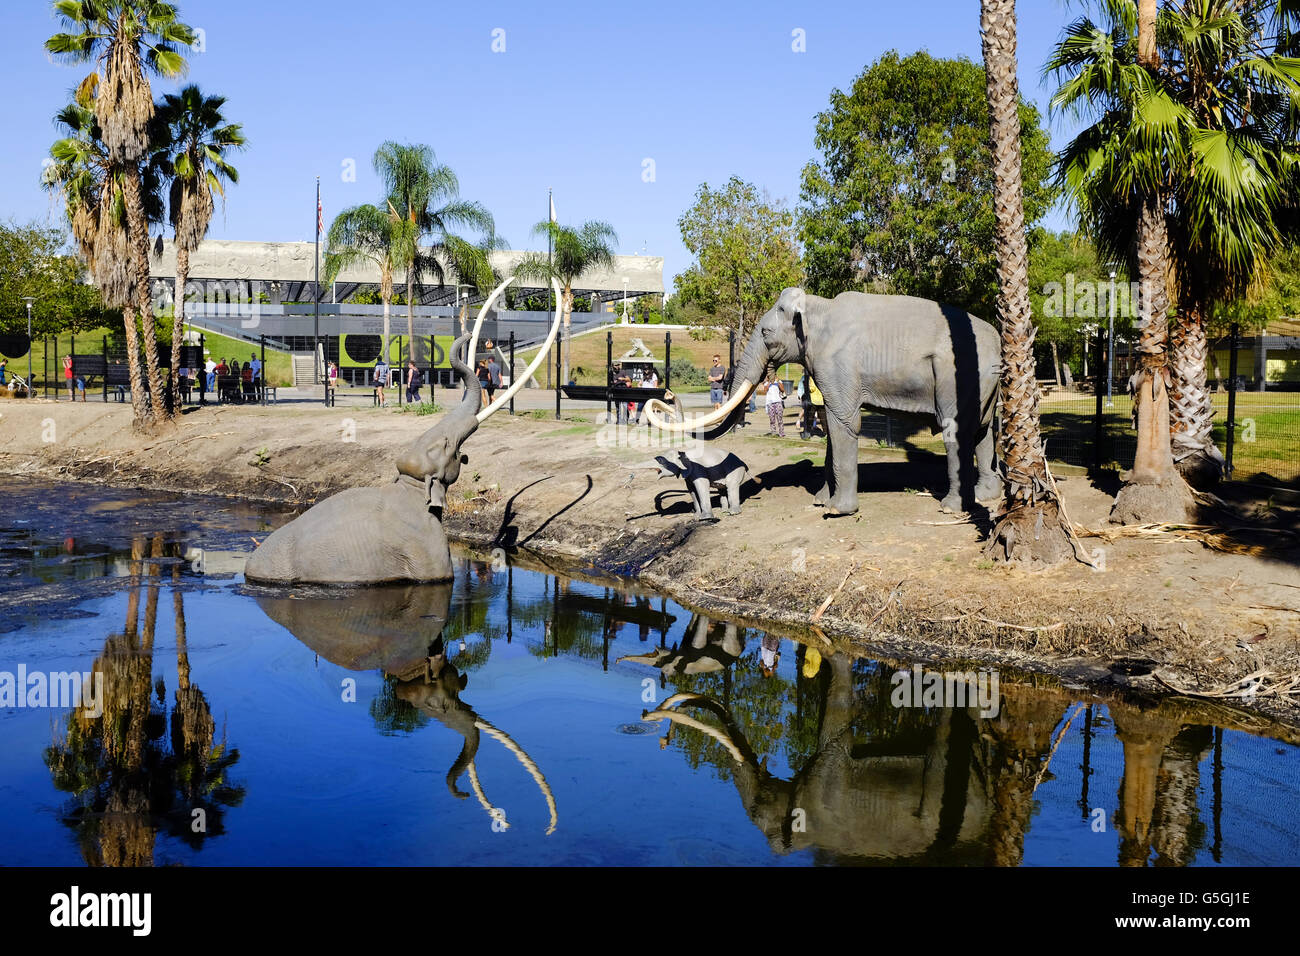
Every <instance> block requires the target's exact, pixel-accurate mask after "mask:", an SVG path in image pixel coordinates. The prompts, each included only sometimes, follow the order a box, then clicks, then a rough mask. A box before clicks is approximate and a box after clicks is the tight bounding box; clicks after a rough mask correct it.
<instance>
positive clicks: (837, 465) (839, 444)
mask: <svg viewBox="0 0 1300 956" xmlns="http://www.w3.org/2000/svg"><path fill="white" fill-rule="evenodd" d="M786 362H797V363H799V364H800V365H802V366H803V367H804V368H806V369H807V370H808V374H809V375H811V376H812V378H813V380H814V381H815V382H816V383H817V387H818V388H819V389H821V393H822V395H823V396H824V398H825V401H826V416H827V424H828V426H829V434H828V435H827V450H826V481H825V484H824V486H823V487H822V489H821V490H820V491H819V492H818V493H817V497H816V503H817V504H819V505H828V506H829V508H828V510H829V512H830V513H831V514H840V515H848V514H853V513H854V512H855V511H857V510H858V500H857V498H858V432H859V431H860V428H861V412H860V409H863V408H866V409H868V410H869V411H872V412H880V413H887V414H889V415H891V416H894V417H895V418H901V419H904V420H908V419H911V420H916V421H919V422H922V423H924V424H928V425H929V426H931V427H932V428H933V429H934V430H935V431H941V432H942V433H943V441H944V448H945V450H946V452H947V459H948V490H947V493H946V494H945V495H944V498H943V507H944V509H945V510H949V511H958V510H961V509H962V508H963V507H964V506H965V505H966V503H967V502H969V501H971V500H972V499H974V500H980V501H988V500H992V499H995V498H997V497H999V496H1000V494H1001V492H1002V479H1001V477H1000V476H999V474H998V472H997V470H996V468H995V465H994V457H993V451H994V449H993V445H994V435H993V413H994V408H995V406H996V403H997V395H998V380H999V376H1000V374H1001V340H1000V338H999V336H998V333H997V331H996V330H995V329H994V328H993V326H991V325H989V323H987V322H985V321H983V320H981V319H977V318H975V317H974V316H973V315H970V314H969V313H967V312H964V311H962V310H961V309H958V308H956V307H954V306H948V305H941V304H940V303H938V302H931V301H930V300H928V299H917V298H914V297H912V296H903V295H867V294H865V293H862V292H842V293H840V294H839V295H837V296H836V297H835V298H834V299H824V298H822V297H821V296H816V295H808V294H807V293H805V292H804V291H803V290H802V289H786V290H784V291H783V292H782V293H781V295H780V297H779V298H778V299H777V301H776V305H774V306H773V307H772V308H771V309H769V310H768V311H767V313H766V314H765V315H764V316H763V317H762V318H761V319H759V321H758V324H757V326H756V327H755V329H754V332H753V334H752V335H751V336H750V338H749V341H748V343H746V345H745V351H744V354H743V355H742V356H741V358H740V361H739V362H737V364H736V367H735V369H734V374H733V376H732V383H733V384H732V387H731V394H730V396H729V397H728V399H727V401H726V403H724V404H723V406H722V407H721V408H719V409H717V410H716V411H714V412H712V413H710V414H708V415H706V416H704V417H702V418H699V419H696V420H695V421H693V422H672V421H668V420H666V418H665V413H666V412H668V407H667V406H665V405H663V404H662V403H659V402H654V401H651V402H648V403H647V406H646V414H647V417H648V418H649V419H650V422H651V424H653V425H655V426H656V427H659V428H663V429H665V430H668V431H675V432H680V431H696V432H703V433H704V434H705V435H706V437H710V438H712V437H717V435H720V434H722V433H723V432H725V431H728V430H729V429H731V428H732V427H734V425H735V424H736V422H737V421H738V420H739V419H740V416H741V414H742V411H743V409H744V405H745V403H746V401H748V399H749V394H750V392H752V391H753V390H754V388H755V387H756V386H757V385H758V383H759V382H761V381H763V378H764V376H765V375H766V373H767V370H768V369H772V368H776V367H778V366H780V365H783V364H785V363H786Z"/></svg>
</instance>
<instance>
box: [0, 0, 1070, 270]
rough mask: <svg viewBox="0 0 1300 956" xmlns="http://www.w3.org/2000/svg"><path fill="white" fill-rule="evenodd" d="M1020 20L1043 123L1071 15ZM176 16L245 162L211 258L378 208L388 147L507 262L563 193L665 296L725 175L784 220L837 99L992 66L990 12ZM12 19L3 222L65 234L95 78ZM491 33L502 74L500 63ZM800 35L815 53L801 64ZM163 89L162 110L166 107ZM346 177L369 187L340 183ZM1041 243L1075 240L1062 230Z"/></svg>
mask: <svg viewBox="0 0 1300 956" xmlns="http://www.w3.org/2000/svg"><path fill="white" fill-rule="evenodd" d="M1018 7H1019V14H1020V77H1021V85H1022V92H1023V94H1024V95H1025V96H1026V97H1028V98H1029V99H1031V100H1033V101H1034V102H1035V103H1037V104H1038V105H1039V107H1040V109H1043V110H1044V112H1046V110H1045V107H1046V101H1047V97H1048V88H1047V85H1046V84H1045V83H1044V82H1043V81H1042V80H1041V79H1040V76H1041V68H1042V64H1043V62H1044V60H1045V59H1046V57H1047V54H1048V51H1049V48H1050V46H1051V44H1052V43H1053V42H1054V41H1055V40H1056V39H1057V37H1058V35H1059V33H1060V31H1061V28H1062V27H1063V25H1064V24H1065V23H1066V22H1067V20H1068V19H1070V17H1071V16H1072V11H1071V9H1070V8H1069V7H1068V6H1067V5H1066V4H1065V3H1064V2H1063V0H1020V3H1019V4H1018ZM179 8H180V13H181V17H182V19H183V20H184V21H185V22H187V23H189V24H190V25H191V26H193V27H195V28H198V29H201V30H202V31H203V34H202V40H203V44H204V47H205V49H204V50H203V52H195V53H192V54H191V55H190V57H189V59H190V72H189V75H188V78H187V79H188V81H191V82H195V83H198V84H199V85H200V86H201V87H203V88H204V89H205V90H206V91H209V92H219V93H222V94H224V95H225V96H226V97H227V99H228V102H227V105H226V109H227V114H228V116H229V117H230V118H231V119H232V120H235V121H238V122H241V123H243V124H244V128H245V132H246V134H247V136H248V139H249V148H248V150H247V151H246V152H244V153H242V154H240V155H237V156H236V157H235V159H234V162H235V164H236V165H237V166H238V168H239V171H240V183H239V185H238V186H237V187H235V188H234V189H232V190H231V191H230V192H229V199H228V202H227V204H226V208H225V210H224V212H222V211H218V213H217V215H216V218H215V220H214V222H213V225H212V229H211V231H210V233H209V235H210V236H212V237H214V238H226V239H248V240H304V239H306V240H310V239H311V238H312V235H313V230H314V205H315V177H316V176H317V175H319V176H320V179H321V192H322V196H323V202H324V206H325V218H326V223H327V224H328V222H329V219H330V217H331V216H332V215H333V214H334V213H337V212H338V211H339V210H340V209H342V208H344V207H345V206H350V205H354V204H357V203H361V202H374V201H376V200H378V198H379V186H378V182H377V179H376V177H375V176H374V174H373V172H372V170H371V168H370V157H371V155H372V154H373V152H374V149H375V147H376V146H377V145H378V144H379V143H380V142H382V141H383V140H385V139H397V140H400V141H408V142H424V143H428V144H430V145H431V146H433V148H434V150H435V152H436V153H437V156H438V158H439V159H440V160H441V161H442V162H445V163H447V164H448V165H450V166H451V167H452V168H453V169H454V170H455V171H456V173H457V174H458V176H459V177H460V183H461V194H462V196H464V197H466V198H471V199H476V200H479V201H481V202H483V203H484V204H485V205H487V207H488V208H489V209H490V210H491V211H492V213H493V214H494V215H495V217H496V221H497V229H498V231H499V232H500V233H501V234H502V235H503V236H504V237H505V238H506V239H507V240H508V241H509V242H510V244H511V246H512V247H513V248H521V247H528V246H536V244H537V241H536V240H535V239H533V238H532V237H531V235H530V230H531V228H532V226H533V225H534V224H535V223H536V222H538V221H539V220H541V219H543V218H545V216H546V191H547V188H548V187H553V188H554V190H555V205H556V211H557V214H558V217H559V219H560V221H561V222H563V223H566V224H569V223H572V224H577V223H580V222H581V221H583V220H586V219H604V220H606V221H608V222H610V223H611V224H612V225H613V226H614V228H615V229H616V230H617V232H618V235H619V240H620V242H619V247H618V249H617V250H616V251H617V252H620V253H629V254H631V253H639V252H642V251H644V252H646V253H647V254H650V255H662V256H663V257H664V258H665V266H664V279H665V284H666V285H669V286H671V277H672V276H673V275H675V274H676V273H678V272H680V271H682V270H683V269H684V268H686V266H687V265H688V264H689V261H690V257H689V254H688V253H687V251H686V249H685V247H684V246H683V245H682V243H681V236H680V233H679V231H678V228H677V219H678V217H679V216H680V215H681V214H682V212H683V211H684V210H685V209H686V208H687V207H688V206H689V205H690V202H691V198H692V196H693V194H694V192H695V190H696V188H697V187H698V186H699V185H700V183H702V182H706V181H707V182H709V183H711V184H715V185H716V184H720V183H722V182H724V181H725V180H726V179H727V178H728V177H729V176H731V175H733V174H734V175H738V176H741V177H743V178H745V179H747V180H750V181H752V182H755V183H757V184H758V185H759V186H762V187H765V188H767V189H768V190H769V191H770V192H771V193H772V195H774V196H776V197H784V198H786V199H788V200H789V201H790V202H791V203H792V204H793V203H794V202H795V201H796V200H797V199H798V191H799V171H800V169H801V167H802V166H803V165H804V164H805V163H806V162H808V161H809V160H810V159H812V158H814V155H815V154H814V149H813V143H812V137H813V128H814V117H815V115H816V114H817V113H818V112H819V111H820V110H822V109H824V108H825V107H826V105H827V102H828V99H829V95H830V93H831V91H832V90H833V89H835V88H841V89H842V88H845V87H847V86H848V85H849V84H850V83H851V82H852V80H853V78H854V77H855V76H857V75H858V74H859V73H860V72H861V71H862V69H863V68H864V67H865V66H866V65H867V64H869V63H871V62H872V61H873V60H875V59H876V58H877V57H879V56H880V55H881V54H882V53H884V52H885V51H887V50H890V49H898V50H899V51H901V52H904V53H907V52H912V51H915V50H918V49H925V50H928V51H929V52H930V53H931V54H933V55H935V56H966V57H968V58H970V59H971V60H974V61H976V62H978V61H979V60H980V56H981V54H980V37H979V2H978V0H910V2H904V0H856V2H833V3H831V2H825V3H818V4H814V5H812V6H809V7H800V6H798V5H796V4H792V3H784V4H777V3H768V2H759V3H753V2H751V3H723V2H717V0H697V2H694V3H686V2H677V0H659V2H653V3H616V2H615V3H611V2H608V0H606V2H603V3H591V2H564V3H540V2H531V3H517V2H505V3H502V2H494V3H486V2H479V3H468V4H457V3H438V4H425V3H414V2H410V0H406V2H397V0H316V2H299V0H260V2H252V0H223V2H219V3H218V2H195V0H189V2H186V0H180V2H179ZM0 18H2V19H0V23H2V24H3V29H2V30H0V84H2V86H3V89H5V90H6V91H7V92H6V96H5V97H4V98H3V101H0V117H3V122H2V123H0V129H3V130H4V134H5V135H4V138H3V139H2V140H0V218H5V219H8V218H14V219H19V220H28V219H32V218H47V217H51V216H55V215H57V211H56V210H54V208H53V207H52V206H51V203H50V200H49V197H48V196H46V195H45V194H44V193H43V192H42V191H41V189H40V187H39V176H40V171H41V163H42V160H43V159H44V158H45V156H46V155H47V150H48V148H49V144H50V143H51V142H52V141H53V139H54V138H55V129H54V126H53V122H52V119H51V117H52V116H53V114H54V113H55V111H56V110H57V109H58V108H59V107H60V106H61V105H62V104H63V103H65V102H67V100H68V99H69V98H70V91H71V89H72V88H73V87H74V86H75V84H76V83H77V81H78V80H79V79H80V78H81V76H83V75H84V73H85V72H86V70H85V68H84V67H73V66H64V65H58V64H55V63H53V62H52V61H51V60H50V59H49V58H48V57H47V55H46V53H45V51H44V49H43V46H42V44H43V42H44V40H45V39H46V38H47V37H48V36H50V35H51V34H52V33H54V32H56V30H57V23H56V21H55V19H54V16H53V13H52V4H51V3H49V2H46V0H4V3H3V12H0ZM497 30H501V31H504V35H503V36H502V34H499V33H498V34H496V35H495V36H496V42H497V45H498V46H500V45H501V44H500V41H501V39H502V38H503V39H504V47H505V48H504V51H503V52H494V51H493V44H494V31H497ZM795 30H802V31H803V35H804V38H805V39H804V42H805V45H806V52H802V53H796V52H794V51H793V50H792V44H794V39H793V36H792V35H793V31H795ZM153 85H154V93H155V96H157V95H158V94H159V93H160V92H161V91H163V90H165V89H170V88H172V87H173V86H174V85H175V84H173V83H171V82H168V81H163V80H154V81H153ZM1061 129H1062V130H1063V129H1064V127H1061ZM1060 141H1061V135H1060V131H1054V136H1053V142H1054V144H1055V145H1059V144H1060ZM349 160H352V161H354V163H355V170H356V175H355V181H354V182H348V181H345V178H344V174H345V170H346V168H347V165H346V164H347V163H348V161H349ZM647 160H650V161H653V181H649V182H647V181H645V178H644V177H645V176H646V175H647V170H648V167H647V165H646V161H647ZM1047 224H1048V225H1050V226H1052V227H1053V228H1062V227H1065V226H1066V225H1068V222H1067V219H1066V217H1065V216H1064V214H1061V213H1057V214H1054V215H1053V216H1052V217H1051V218H1050V220H1049V221H1048V223H1047Z"/></svg>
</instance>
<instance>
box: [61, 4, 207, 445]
mask: <svg viewBox="0 0 1300 956" xmlns="http://www.w3.org/2000/svg"><path fill="white" fill-rule="evenodd" d="M54 13H55V15H56V17H57V18H58V19H59V20H60V21H61V23H62V24H63V25H64V27H65V28H66V29H65V30H64V31H63V32H61V33H56V34H55V35H54V36H52V37H50V38H49V39H48V40H47V41H46V42H45V48H46V50H48V51H49V52H50V53H51V54H52V55H53V56H55V57H56V58H59V59H63V60H66V61H68V62H71V63H91V62H93V63H94V64H95V67H94V70H93V71H92V72H91V73H89V74H88V75H87V76H86V77H85V79H83V80H82V81H81V83H80V84H79V86H78V88H77V99H78V102H80V103H81V104H82V105H88V104H89V103H91V102H92V101H93V103H94V109H95V118H96V120H97V121H98V123H99V128H100V130H101V134H102V140H103V143H104V149H105V155H106V157H107V161H108V163H109V166H110V168H111V169H112V171H113V174H114V177H115V178H116V180H117V181H118V183H119V184H120V188H121V191H122V208H123V212H124V214H125V220H126V234H127V235H126V242H125V244H124V245H122V246H118V245H116V244H115V245H114V246H113V247H112V248H107V247H106V248H102V249H99V250H97V253H96V256H95V272H94V277H95V284H96V285H98V286H99V287H100V289H101V290H104V289H108V290H109V292H110V295H111V296H112V298H113V299H115V300H116V301H113V304H114V305H123V306H126V305H127V304H128V303H127V302H124V301H122V297H121V296H120V295H119V294H118V293H119V291H120V290H123V289H125V288H130V290H131V296H130V297H129V298H130V299H131V301H130V303H129V304H131V305H133V306H134V314H132V313H131V311H129V310H127V309H125V308H124V311H123V319H124V322H125V323H126V324H128V325H130V324H131V323H133V322H134V321H135V320H136V319H138V320H139V321H140V323H141V326H142V328H143V330H144V350H145V359H146V363H147V372H148V377H149V383H150V388H151V389H152V392H153V398H154V401H153V407H152V409H151V410H150V412H149V413H148V415H147V417H146V416H142V415H141V414H140V409H139V407H138V406H137V408H136V423H137V425H139V426H143V425H145V424H147V423H148V422H149V420H150V419H152V420H154V421H158V420H161V419H163V418H165V417H166V411H165V407H164V404H163V400H162V399H163V380H162V370H161V369H160V368H159V365H158V341H157V335H155V334H154V328H153V306H152V302H151V296H150V292H151V290H150V282H149V225H148V219H147V218H146V213H145V200H144V194H143V173H142V171H141V165H142V164H143V163H145V162H147V160H148V157H149V152H150V146H151V144H150V135H149V134H150V126H151V123H152V121H153V115H154V103H153V96H152V94H151V92H150V89H149V80H148V75H149V74H155V75H159V76H164V77H168V78H171V77H176V76H179V75H181V74H182V73H184V71H185V69H186V62H185V58H184V57H183V56H182V55H181V53H180V48H181V47H184V46H188V45H190V44H192V43H193V42H194V37H195V34H194V31H193V30H192V29H191V28H190V27H188V26H187V25H185V24H184V23H182V22H180V20H179V19H177V11H176V8H175V7H174V6H173V5H171V4H169V3H160V2H156V0H57V2H56V3H54ZM111 234H112V233H111ZM133 338H134V334H133V333H132V332H130V331H128V333H127V341H128V346H129V345H130V343H131V339H133ZM134 354H135V353H134V350H133V349H132V351H131V355H132V356H134ZM131 361H138V360H137V359H135V358H134V357H132V359H131ZM136 377H137V376H133V381H135V378H136Z"/></svg>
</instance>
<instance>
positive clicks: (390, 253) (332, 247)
mask: <svg viewBox="0 0 1300 956" xmlns="http://www.w3.org/2000/svg"><path fill="white" fill-rule="evenodd" d="M400 233H401V223H400V222H399V221H398V219H397V218H396V217H395V216H392V215H390V214H389V213H388V212H387V211H386V210H383V209H380V208H379V207H378V206H372V205H370V204H369V203H367V204H364V205H361V206H351V207H349V208H347V209H344V210H343V211H342V212H341V213H339V214H338V215H337V216H335V217H334V221H333V222H332V223H330V228H329V232H328V233H327V234H326V236H325V283H326V284H327V285H328V284H329V283H330V282H333V281H334V279H335V278H337V277H338V274H339V272H340V271H341V270H343V269H345V268H347V267H348V266H351V265H355V264H356V263H358V262H370V263H374V265H376V266H377V267H378V268H379V299H380V301H381V302H383V304H384V335H383V347H382V349H381V350H380V354H381V355H383V356H384V357H385V360H387V356H388V337H389V310H390V308H391V305H392V301H393V273H394V271H395V269H396V268H397V267H398V266H399V260H398V247H399V244H400V242H401V238H400Z"/></svg>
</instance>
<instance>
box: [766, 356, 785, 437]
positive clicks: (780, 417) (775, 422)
mask: <svg viewBox="0 0 1300 956" xmlns="http://www.w3.org/2000/svg"><path fill="white" fill-rule="evenodd" d="M766 388H767V422H768V429H767V433H768V434H769V435H777V436H779V437H781V438H784V437H785V386H784V385H783V384H781V382H780V381H779V380H778V379H777V377H776V373H775V372H773V373H772V375H771V376H770V377H769V378H768V380H767V385H766Z"/></svg>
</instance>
